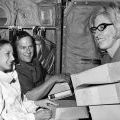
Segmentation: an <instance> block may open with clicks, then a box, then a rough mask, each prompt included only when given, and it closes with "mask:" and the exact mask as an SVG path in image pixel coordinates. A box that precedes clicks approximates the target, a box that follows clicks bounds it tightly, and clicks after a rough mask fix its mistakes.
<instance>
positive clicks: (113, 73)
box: [71, 62, 120, 89]
mask: <svg viewBox="0 0 120 120" xmlns="http://www.w3.org/2000/svg"><path fill="white" fill-rule="evenodd" d="M71 80H72V83H73V87H74V89H75V88H76V87H77V86H80V85H82V84H104V83H113V82H117V81H120V62H115V63H108V64H104V65H100V66H98V67H95V68H92V69H89V70H86V71H84V72H81V73H77V74H72V75H71Z"/></svg>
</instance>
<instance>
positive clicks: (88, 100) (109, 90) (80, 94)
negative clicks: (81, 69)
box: [75, 83, 120, 106]
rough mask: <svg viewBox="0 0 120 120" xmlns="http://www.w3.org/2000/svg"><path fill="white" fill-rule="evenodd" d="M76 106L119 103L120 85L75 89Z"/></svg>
mask: <svg viewBox="0 0 120 120" xmlns="http://www.w3.org/2000/svg"><path fill="white" fill-rule="evenodd" d="M75 97H76V102H77V106H88V105H103V104H116V103H120V83H112V84H105V85H97V86H92V87H86V88H79V87H78V88H76V89H75Z"/></svg>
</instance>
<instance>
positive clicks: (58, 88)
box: [49, 82, 70, 95]
mask: <svg viewBox="0 0 120 120" xmlns="http://www.w3.org/2000/svg"><path fill="white" fill-rule="evenodd" d="M67 90H70V87H69V84H68V83H67V82H64V83H56V84H55V85H54V87H53V88H52V90H51V91H50V93H49V95H51V94H55V93H60V92H64V91H67Z"/></svg>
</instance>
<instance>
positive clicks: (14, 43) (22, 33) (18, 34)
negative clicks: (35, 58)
mask: <svg viewBox="0 0 120 120" xmlns="http://www.w3.org/2000/svg"><path fill="white" fill-rule="evenodd" d="M24 37H30V38H31V40H32V43H33V46H34V47H35V40H34V38H33V37H32V36H31V35H30V34H29V33H28V32H26V31H16V33H15V34H14V36H13V39H12V41H11V43H12V46H13V51H14V57H15V62H16V63H19V59H18V53H17V41H19V40H20V39H22V38H24ZM34 52H35V49H34ZM34 55H35V54H34Z"/></svg>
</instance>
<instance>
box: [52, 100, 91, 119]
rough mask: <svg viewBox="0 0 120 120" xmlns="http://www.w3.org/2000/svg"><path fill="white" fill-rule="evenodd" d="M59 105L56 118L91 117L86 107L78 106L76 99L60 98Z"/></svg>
mask: <svg viewBox="0 0 120 120" xmlns="http://www.w3.org/2000/svg"><path fill="white" fill-rule="evenodd" d="M57 102H58V103H59V107H57V108H56V110H55V114H54V119H55V120H78V119H82V118H89V114H88V110H87V108H86V107H77V105H76V102H75V100H59V101H57Z"/></svg>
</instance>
